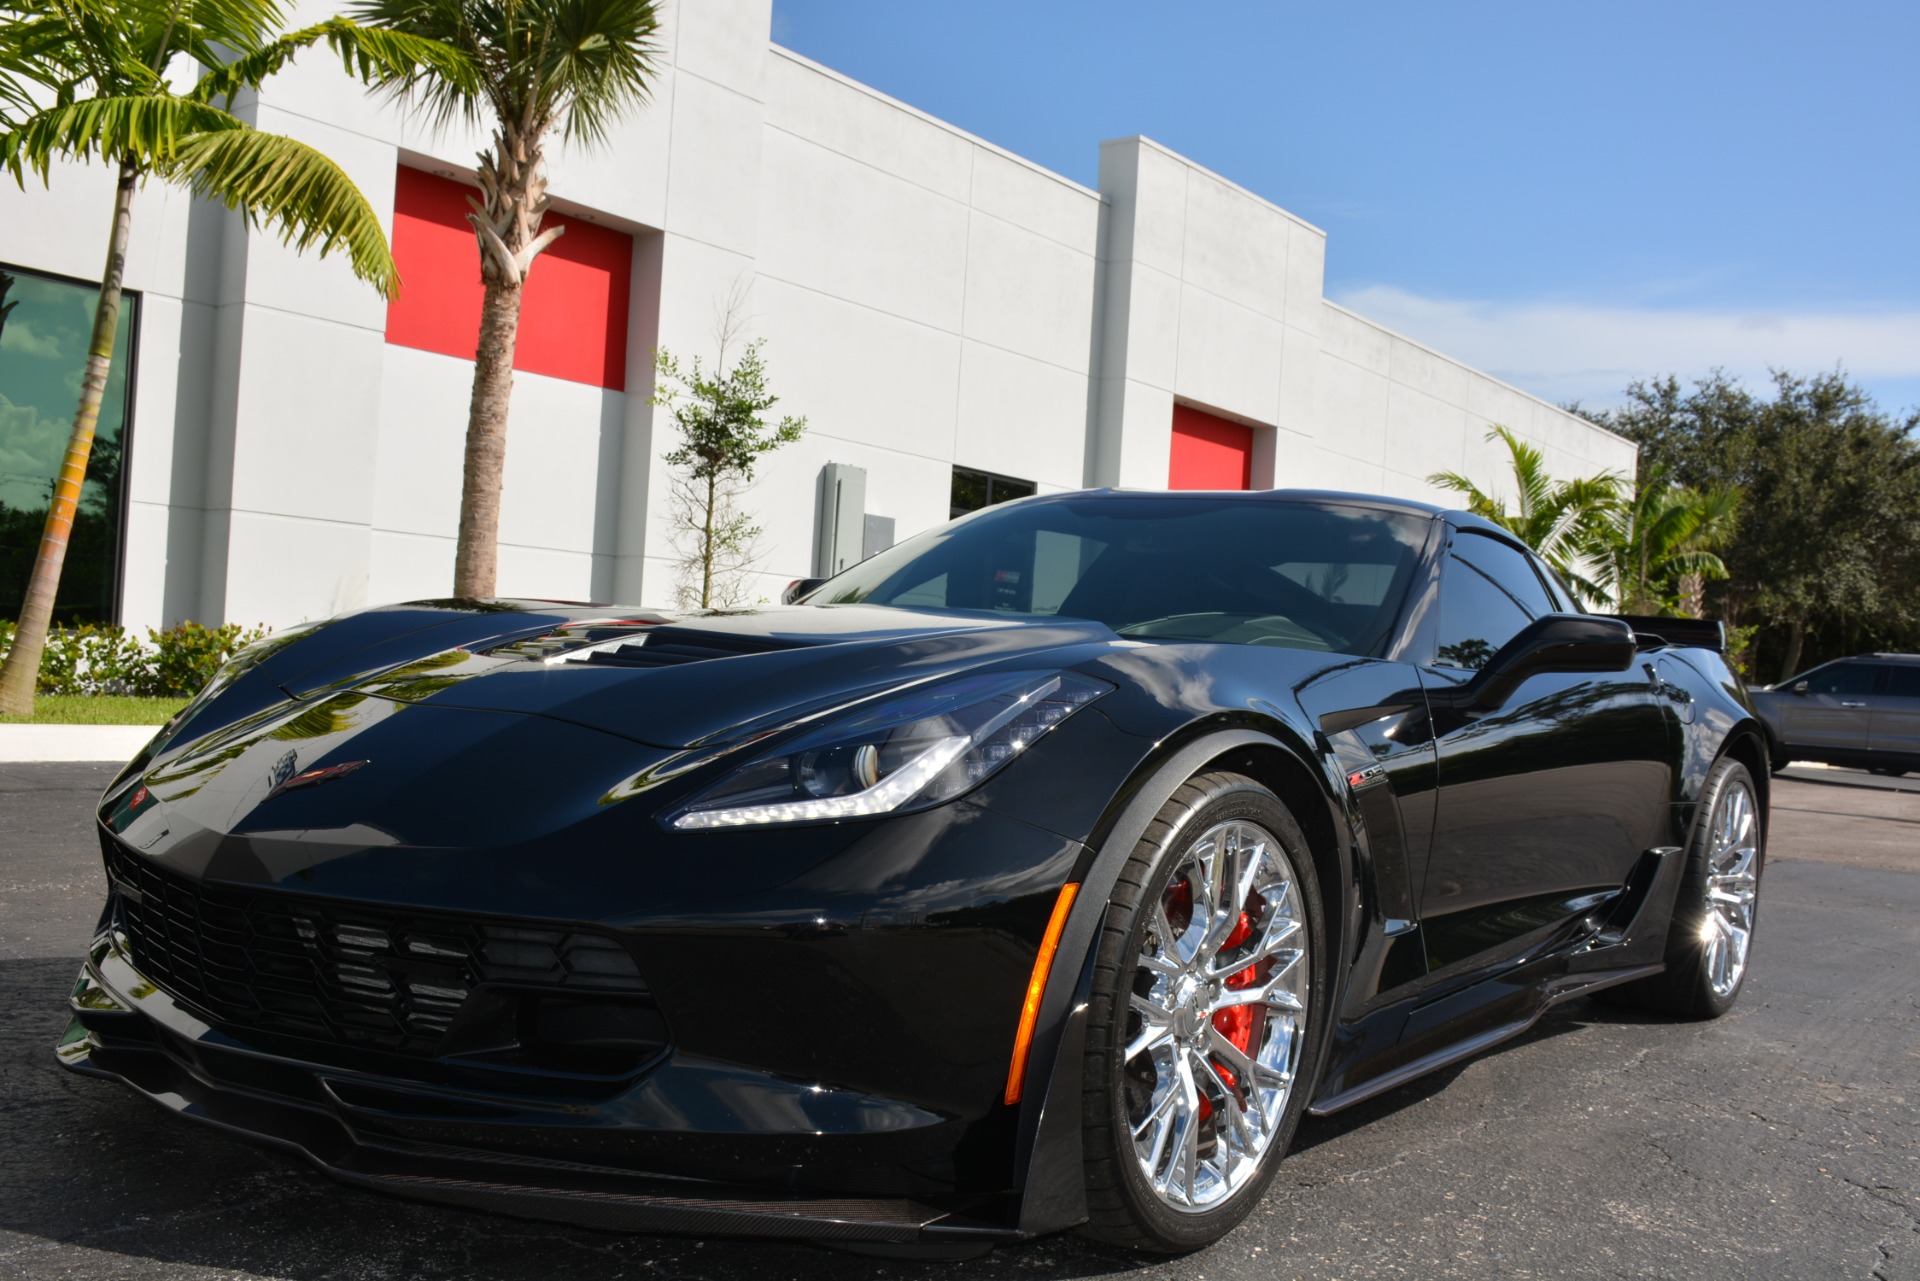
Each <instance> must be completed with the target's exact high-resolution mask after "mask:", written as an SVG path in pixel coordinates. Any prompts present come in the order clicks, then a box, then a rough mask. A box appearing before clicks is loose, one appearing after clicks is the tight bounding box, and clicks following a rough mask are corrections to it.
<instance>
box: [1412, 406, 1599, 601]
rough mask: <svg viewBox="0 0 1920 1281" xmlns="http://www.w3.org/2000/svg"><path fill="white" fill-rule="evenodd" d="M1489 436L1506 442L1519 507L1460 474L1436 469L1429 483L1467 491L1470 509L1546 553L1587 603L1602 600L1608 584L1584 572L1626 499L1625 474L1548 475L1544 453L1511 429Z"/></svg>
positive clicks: (1496, 430)
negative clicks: (1622, 476)
mask: <svg viewBox="0 0 1920 1281" xmlns="http://www.w3.org/2000/svg"><path fill="white" fill-rule="evenodd" d="M1487 439H1488V440H1500V441H1504V442H1505V443H1506V446H1507V454H1508V457H1509V460H1510V462H1511V464H1512V467H1513V480H1514V488H1515V489H1516V490H1518V491H1519V495H1520V502H1519V507H1518V508H1517V510H1515V511H1513V512H1509V511H1507V508H1506V504H1504V503H1502V502H1501V501H1500V500H1499V499H1497V498H1494V497H1492V496H1490V495H1488V494H1487V493H1486V492H1485V491H1483V490H1482V489H1481V488H1480V487H1479V486H1478V485H1476V484H1474V483H1473V482H1472V481H1471V480H1469V479H1467V478H1466V477H1465V476H1462V475H1461V474H1460V473H1459V472H1452V471H1443V472H1435V473H1434V474H1433V475H1431V476H1429V477H1427V483H1428V484H1430V485H1439V486H1440V487H1442V488H1443V489H1451V490H1454V491H1455V492H1457V493H1462V494H1465V495H1466V496H1467V510H1468V511H1470V512H1472V513H1473V514H1474V515H1476V516H1483V517H1485V518H1486V519H1488V520H1490V521H1492V522H1493V523H1494V524H1496V525H1498V526H1500V527H1501V528H1502V529H1504V530H1506V531H1507V532H1508V533H1510V534H1512V535H1513V536H1514V537H1516V538H1518V539H1519V540H1520V541H1521V542H1523V543H1525V544H1526V545H1527V546H1529V547H1531V548H1533V550H1534V551H1536V552H1538V553H1540V558H1541V559H1542V560H1544V561H1546V562H1547V564H1549V565H1551V566H1553V568H1554V571H1555V572H1556V573H1558V574H1559V575H1560V577H1561V578H1562V579H1564V580H1565V581H1566V584H1567V586H1568V587H1570V588H1571V589H1572V590H1573V591H1574V593H1575V594H1576V595H1578V596H1580V597H1581V598H1582V599H1583V600H1584V601H1585V602H1586V603H1588V604H1593V603H1595V602H1597V601H1600V600H1602V599H1603V598H1604V597H1605V595H1606V591H1605V588H1604V587H1603V586H1602V585H1601V584H1598V583H1595V582H1593V581H1592V580H1591V579H1589V578H1588V577H1587V576H1586V575H1585V574H1584V573H1582V572H1581V570H1582V568H1584V567H1585V566H1586V565H1587V564H1588V563H1589V562H1590V561H1592V560H1593V559H1594V553H1595V551H1596V549H1597V548H1598V547H1599V546H1600V545H1601V540H1602V539H1603V538H1604V536H1605V534H1606V531H1607V529H1608V527H1609V525H1610V522H1611V514H1612V512H1613V510H1614V508H1615V507H1616V506H1617V505H1618V503H1619V501H1620V478H1619V477H1617V476H1615V475H1614V474H1613V473H1611V472H1607V473H1604V474H1602V475H1599V476H1584V477H1580V478H1578V479H1575V480H1554V479H1552V478H1551V477H1549V476H1548V475H1547V466H1546V459H1545V458H1544V457H1543V456H1542V455H1541V453H1540V451H1539V450H1538V449H1535V448H1534V447H1533V446H1532V445H1529V444H1527V443H1526V442H1525V441H1523V440H1521V439H1520V438H1519V437H1518V436H1516V435H1514V434H1513V433H1512V432H1511V431H1509V430H1507V429H1506V428H1505V427H1502V426H1500V425H1498V424H1495V425H1494V428H1493V430H1492V431H1489V432H1488V433H1487Z"/></svg>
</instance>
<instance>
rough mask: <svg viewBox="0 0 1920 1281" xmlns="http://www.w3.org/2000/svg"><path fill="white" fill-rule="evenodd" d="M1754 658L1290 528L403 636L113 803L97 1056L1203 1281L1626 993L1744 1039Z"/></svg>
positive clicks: (413, 1189)
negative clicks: (748, 601)
mask: <svg viewBox="0 0 1920 1281" xmlns="http://www.w3.org/2000/svg"><path fill="white" fill-rule="evenodd" d="M1720 649H1721V641H1720V630H1719V628H1718V626H1717V625H1716V624H1711V623H1700V622H1687V621H1681V620H1666V619H1621V618H1611V617H1601V616H1596V615H1590V614H1584V613H1581V612H1579V611H1578V610H1577V608H1576V606H1575V604H1574V602H1573V601H1572V599H1570V598H1569V597H1568V595H1567V594H1566V591H1565V589H1564V588H1563V587H1562V586H1561V585H1560V583H1559V582H1558V581H1557V580H1556V579H1555V577H1554V575H1553V574H1552V573H1551V572H1549V571H1548V570H1547V569H1546V568H1545V567H1543V566H1542V565H1541V564H1540V563H1539V562H1538V561H1537V560H1536V559H1535V558H1534V557H1533V555H1532V554H1531V553H1530V552H1529V551H1527V549H1525V548H1524V547H1522V546H1520V545H1519V544H1517V543H1515V542H1513V541H1511V540H1510V539H1509V538H1508V536H1507V535H1506V534H1504V533H1503V532H1502V531H1500V530H1499V529H1497V528H1496V527H1494V526H1493V525H1491V524H1489V523H1487V522H1484V521H1481V520H1479V519H1476V518H1474V517H1471V516H1465V515H1461V514H1458V513H1450V512H1445V511H1441V510H1438V509H1436V508H1430V507H1425V506H1421V505H1418V504H1413V503H1406V502H1396V501H1392V500H1388V499H1381V498H1369V497H1364V496H1359V495H1349V494H1332V493H1311V492H1289V491H1277V492H1271V493H1251V494H1149V493H1117V492H1092V493H1076V494H1063V495H1055V496H1043V497H1037V498H1030V499H1026V500H1022V501H1018V502H1012V503H1007V504H1004V505H1001V506H996V507H992V508H989V509H987V510H984V511H981V512H977V513H975V514H973V515H970V516H967V517H965V518H963V519H961V520H958V521H956V522H954V523H952V524H949V525H946V526H944V527H942V528H939V529H935V530H933V531H931V532H929V533H926V534H923V535H921V536H919V537H917V538H914V539H912V540H910V541H908V542H905V543H903V544H901V545H900V546H898V547H895V548H893V549H891V550H889V551H886V552H883V553H881V554H880V555H878V556H875V557H873V558H872V559H870V560H868V561H866V562H865V563H863V564H861V565H858V566H856V567H854V568H853V569H850V570H848V571H847V572H845V573H843V574H841V575H840V576H838V577H836V578H833V579H830V580H828V581H826V582H824V583H821V584H818V585H816V586H811V587H810V590H808V591H807V592H806V594H805V595H804V596H803V598H802V599H801V601H800V603H798V604H794V605H788V606H777V607H770V608H760V609H747V610H739V611H733V612H713V613H700V614H681V615H669V614H663V613H655V612H649V611H645V610H631V609H621V608H609V607H605V606H580V605H557V604H551V603H542V602H527V601H480V602H460V601H452V602H426V603H420V604H412V605H401V606H394V607H391V608H381V609H370V610H366V611H364V612H360V613H355V614H350V615H346V616H343V617H340V618H336V619H334V620H332V621H330V622H326V623H322V624H320V625H317V626H313V627H310V628H307V629H305V630H303V631H293V632H285V633H282V634H280V635H278V636H275V637H273V638H272V639H270V640H268V641H265V642H263V643H261V644H258V645H256V646H254V647H253V648H251V649H249V650H247V651H245V652H244V653H242V654H241V655H240V656H238V657H237V658H236V659H235V660H234V661H233V662H232V663H231V664H230V665H229V666H228V667H226V668H225V669H224V670H223V671H222V672H221V673H220V674H219V675H218V676H217V677H216V679H215V680H214V681H213V682H212V684H210V685H209V686H208V688H207V689H206V690H205V691H204V692H203V693H202V694H201V695H200V696H199V697H198V698H197V699H196V700H195V701H194V702H193V703H192V704H191V705H190V706H189V707H188V708H187V709H185V710H184V711H183V712H182V713H181V714H180V716H179V717H177V718H176V719H175V721H174V722H172V723H171V724H170V725H169V726H168V727H166V728H165V729H163V730H162V732H161V733H160V734H159V735H158V736H157V737H156V738H155V739H154V740H153V742H152V744H151V745H150V746H149V747H148V748H147V749H146V750H145V751H144V752H143V753H142V754H141V755H140V757H139V758H138V759H136V760H135V761H134V762H133V763H132V764H131V765H129V766H128V768H127V769H126V771H125V772H124V773H123V774H122V775H121V776H120V777H119V778H118V779H117V781H115V783H114V784H113V786H112V787H111V788H110V789H109V790H108V791H107V793H106V795H105V796H104V798H103V799H102V801H101V804H100V808H99V820H100V822H99V827H100V839H101V845H102V848H103V851H104V854H105V860H106V870H107V874H108V877H109V881H110V885H111V893H110V895H109V898H108V901H107V905H106V909H105V911H104V913H103V915H102V916H101V919H100V925H99V932H98V935H97V937H96V938H95V939H94V941H93V943H92V946H91V949H90V951H89V954H88V957H87V960H86V963H85V966H84V969H83V970H82V972H81V974H80V976H79V980H78V982H77V984H76V985H75V987H74V989H73V992H72V996H71V1009H72V1016H73V1017H72V1023H71V1025H70V1027H69V1030H68V1031H67V1033H66V1035H65V1036H64V1038H63V1039H62V1040H61V1042H60V1044H59V1046H58V1051H57V1052H58V1055H59V1058H60V1059H61V1061H62V1062H64V1063H65V1064H66V1065H67V1066H68V1067H70V1068H72V1069H74V1070H76V1071H79V1072H84V1073H88V1074H91V1075H95V1076H102V1077H109V1078H113V1079H117V1080H119V1081H122V1082H124V1083H125V1084H127V1085H129V1086H131V1087H132V1088H134V1089H135V1090H138V1091H139V1092H141V1093H142V1094H145V1095H147V1096H148V1097H149V1098H152V1099H154V1100H155V1101H157V1102H159V1103H160V1104H162V1105H163V1106H165V1107H167V1108H170V1109H172V1110H174V1111H176V1112H179V1113H181V1114H182V1115H184V1116H187V1117H190V1118H192V1119H195V1120H199V1121H203V1122H207V1123H209V1124H212V1125H216V1126H220V1127H223V1128H225V1129H228V1130H231V1131H233V1132H235V1133H237V1134H241V1135H245V1136H247V1137H250V1138H253V1139H256V1140H260V1141H264V1142H266V1143H270V1144H274V1145H277V1146H279V1147H281V1148H283V1149H286V1150H289V1151H292V1152H294V1153H297V1154H299V1155H300V1156H303V1157H304V1158H305V1159H307V1160H309V1161H311V1162H313V1163H314V1164H315V1165H317V1166H319V1167H320V1168H321V1169H323V1170H325V1171H326V1172H327V1173H329V1174H331V1175H333V1176H335V1177H337V1178H340V1179H343V1180H346V1181H348V1182H350V1183H354V1184H358V1185H361V1186H363V1187H369V1188H379V1189H385V1190H387V1191H391V1192H397V1193H401V1194H403V1195H406V1196H411V1197H418V1198H425V1199H429V1200H434V1201H439V1202H445V1203H451V1204H455V1205H462V1206H469V1207H475V1208H482V1209H491V1210H497V1211H501V1212H506V1213H511V1214H519V1215H527V1216H534V1217H544V1218H553V1219H561V1220H568V1221H572V1222H575V1223H581V1224H587V1225H594V1226H600V1227H607V1228H619V1229H636V1230H647V1231H667V1232H698V1233H708V1232H711V1233H735V1234H757V1235H773V1236H787V1237H796V1238H812V1239H816V1240H828V1241H836V1242H840V1243H843V1244H847V1245H851V1246H853V1247H855V1248H864V1249H874V1250H908V1251H913V1250H918V1251H923V1252H927V1253H935V1254H937V1253H941V1252H946V1253H954V1254H959V1253H964V1252H968V1251H977V1250H980V1249H984V1248H986V1247H987V1246H988V1245H990V1244H992V1243H994V1242H999V1241H1006V1240H1012V1239H1017V1238H1020V1237H1024V1236H1030V1235H1033V1234H1036V1233H1042V1232H1049V1231H1053V1230H1056V1229H1061V1228H1067V1227H1072V1226H1075V1225H1081V1226H1082V1227H1083V1230H1085V1231H1087V1232H1089V1233H1091V1234H1092V1235H1094V1236H1096V1237H1099V1238H1101V1239H1104V1240H1106V1241H1110V1242H1118V1243H1124V1244H1126V1245H1129V1246H1135V1247H1139V1248H1143V1249H1148V1250H1158V1251H1181V1250H1188V1249H1192V1248H1195V1247H1198V1246H1202V1245H1205V1244H1207V1243H1209V1242H1211V1241H1214V1240H1217V1239H1218V1238H1219V1237H1220V1236H1221V1235H1222V1234H1224V1233H1225V1232H1227V1231H1228V1230H1229V1229H1231V1228H1232V1227H1233V1226H1234V1224H1235V1223H1237V1222H1238V1221H1239V1220H1240V1219H1241V1218H1242V1217H1244V1216H1245V1215H1246V1214H1247V1212H1248V1210H1249V1209H1250V1208H1251V1207H1252V1206H1253V1205H1254V1204H1255V1203H1256V1202H1257V1201H1258V1200H1259V1198H1260V1196H1261V1194H1262V1192H1263V1190H1264V1189H1265V1188H1266V1187H1267V1186H1268V1184H1269V1183H1270V1181H1271V1180H1272V1178H1273V1175H1274V1170H1275V1167H1276V1165H1277V1164H1278V1162H1279V1161H1280V1159H1281V1157H1282V1155H1283V1154H1284V1152H1285V1150H1286V1148H1287V1145H1288V1143H1289V1141H1290V1139H1291V1137H1292V1135H1293V1133H1294V1130H1295V1127H1296V1126H1297V1124H1298V1123H1299V1120H1300V1117H1301V1114H1302V1113H1303V1112H1305V1111H1307V1110H1312V1111H1314V1112H1316V1113H1324V1112H1332V1111H1334V1110H1337V1109H1339V1108H1343V1107H1346V1106H1348V1105H1350V1104H1352V1103H1354V1102H1356V1101H1358V1100H1361V1099H1364V1098H1367V1097H1369V1096H1371V1095H1375V1094H1378V1093H1380V1092H1382V1091H1385V1090H1388V1089H1391V1088H1393V1087H1395V1086H1397V1085H1399V1084H1401V1083H1402V1082H1405V1081H1407V1080H1408V1079H1409V1078H1411V1077H1414V1076H1416V1075H1418V1074H1420V1073H1423V1072H1428V1071H1431V1070H1433V1069H1434V1068H1436V1067H1439V1066H1440V1065H1442V1064H1445V1063H1448V1062H1452V1061H1454V1060H1457V1059H1460V1058H1461V1057H1463V1056H1466V1055H1469V1054H1472V1053H1474V1052H1475V1051H1477V1050H1480V1049H1482V1048H1484V1047H1486V1046H1488V1045H1491V1044H1493V1043H1494V1042H1496V1041H1498V1040H1500V1039H1501V1038H1503V1037H1507V1036H1511V1035H1513V1034H1515V1033H1517V1032H1519V1031H1521V1030H1522V1029H1524V1028H1526V1027H1527V1026H1529V1025H1530V1024H1531V1023H1532V1022H1533V1021H1534V1020H1535V1019H1537V1018H1538V1017H1539V1016H1540V1014H1541V1012H1542V1011H1543V1010H1545V1009H1546V1008H1548V1007H1549V1006H1551V1005H1552V1004H1554V1003H1555V1002H1557V1001H1561V1000H1564V999H1566V998H1568V997H1572V996H1576V995H1581V994H1586V993H1591V992H1595V991H1598V990H1600V989H1611V993H1610V995H1611V996H1613V997H1614V998H1615V999H1621V1000H1628V1001H1632V1002H1636V1003H1640V1004H1643V1005H1646V1006H1650V1007H1653V1008H1657V1009H1661V1010H1667V1011H1672V1012H1677V1013H1680V1014H1684V1015H1694V1016H1712V1015H1716V1014H1719V1013H1720V1012H1722V1011H1724V1010H1725V1009H1727V1008H1728V1006H1729V1005H1731V1004H1732V1002H1733V1001H1734V1000H1735V998H1736V997H1737V996H1738V995H1739V992H1740V987H1741V983H1742V980H1743V979H1744V977H1745V974H1746V970H1747V963H1748V956H1749V951H1748V949H1749V940H1750V939H1751V937H1752V932H1753V928H1754V915H1755V901H1756V893H1757V891H1758V888H1759V880H1760V875H1761V869H1762V865H1763V864H1762V860H1763V836H1764V832H1765V826H1766V802H1767V770H1766V755H1765V740H1764V733H1763V730H1762V729H1761V727H1760V726H1759V724H1758V722H1757V721H1756V720H1755V718H1754V716H1753V714H1752V712H1751V710H1750V708H1749V706H1748V704H1747V699H1746V695H1745V693H1744V691H1743V690H1742V687H1741V685H1740V683H1739V681H1738V680H1737V679H1736V678H1735V677H1734V676H1733V675H1732V674H1731V673H1730V672H1729V671H1728V668H1727V666H1726V663H1725V661H1724V660H1723V657H1722V654H1721V652H1720ZM1649 1033H1650V1034H1653V1035H1657V1033H1658V1029H1657V1027H1656V1028H1650V1029H1649Z"/></svg>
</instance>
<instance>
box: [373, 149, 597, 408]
mask: <svg viewBox="0 0 1920 1281" xmlns="http://www.w3.org/2000/svg"><path fill="white" fill-rule="evenodd" d="M469 195H478V191H477V190H476V189H475V188H473V187H469V186H467V185H465V184H464V183H458V182H454V181H453V180H452V179H450V178H440V177H436V176H435V175H433V174H430V173H423V172H422V171H420V170H418V169H406V168H402V169H401V170H400V172H399V175H398V182H397V183H396V184H395V189H394V198H393V257H394V261H395V262H396V263H397V264H398V265H399V267H400V296H399V297H398V298H395V299H394V300H393V301H392V302H391V303H389V304H388V305H387V341H388V342H390V343H394V344H397V345H398V346H401V347H418V348H420V349H421V350H423V351H437V352H439V353H441V354H442V355H447V356H458V357H460V358H461V359H462V360H472V359H473V351H474V345H475V343H476V341H477V340H478V338H479V334H480V294H481V289H480V256H479V251H478V250H477V249H476V248H475V247H474V238H473V227H472V225H471V224H469V223H468V222H467V197H468V196H469ZM555 224H558V225H560V226H563V227H565V228H566V229H567V231H566V234H565V235H563V236H561V237H560V238H559V239H558V240H556V241H554V242H553V244H552V245H550V246H548V247H547V249H546V251H545V252H544V253H542V254H541V255H540V256H539V257H538V258H536V259H534V262H533V272H532V274H531V275H530V276H529V277H528V279H527V287H526V293H525V296H524V297H523V298H522V299H521V303H520V339H519V343H518V344H517V345H516V347H515V349H514V358H513V367H514V368H515V369H522V370H525V371H526V372H527V373H530V374H546V375H548V376H549V377H553V378H565V379H568V380H570V381H572V382H579V383H591V384H593V385H594V386H596V387H607V388H611V389H612V390H614V391H625V390H626V386H627V300H628V285H629V282H630V280H631V278H632V275H633V237H632V236H629V235H627V234H626V233H624V232H619V231H613V230H610V229H608V228H606V227H597V226H595V225H594V224H593V223H590V222H582V221H581V220H579V219H577V218H568V217H566V216H565V215H563V214H556V213H549V214H547V216H546V219H545V225H548V226H552V225H555Z"/></svg>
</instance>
